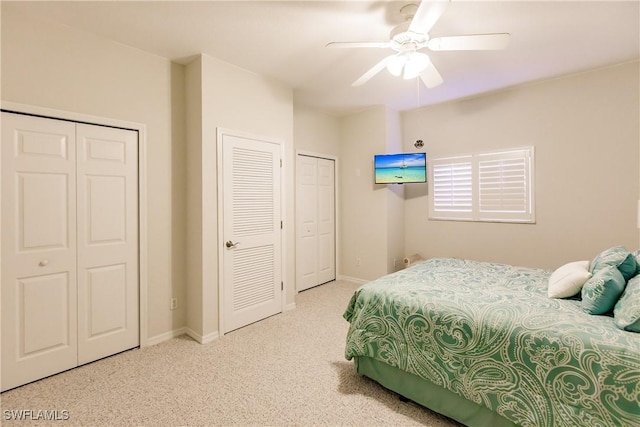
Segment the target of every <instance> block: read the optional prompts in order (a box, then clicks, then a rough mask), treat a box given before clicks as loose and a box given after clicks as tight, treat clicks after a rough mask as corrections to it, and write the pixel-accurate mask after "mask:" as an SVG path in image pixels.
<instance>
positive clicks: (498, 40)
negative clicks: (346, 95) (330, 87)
mask: <svg viewBox="0 0 640 427" xmlns="http://www.w3.org/2000/svg"><path fill="white" fill-rule="evenodd" d="M448 5H449V0H423V1H422V2H420V4H415V3H410V4H407V5H405V6H403V7H402V8H401V9H400V13H401V14H402V15H403V16H404V18H405V21H404V22H402V23H401V24H399V25H397V26H396V27H394V28H393V29H392V30H391V33H390V35H389V41H387V42H381V41H372V42H368V41H364V42H332V43H329V44H327V47H330V48H357V47H368V48H391V49H392V50H394V51H395V52H396V53H394V54H391V55H389V56H387V57H386V58H384V59H382V61H380V62H378V63H377V64H376V65H374V66H373V67H371V68H370V69H369V70H368V71H367V72H366V73H364V74H363V75H362V76H361V77H360V78H358V79H357V80H356V81H355V82H353V83H352V86H360V85H363V84H365V83H366V82H367V81H369V80H370V79H371V78H373V77H374V76H375V75H376V74H378V73H379V72H380V71H382V70H383V69H385V68H386V69H387V70H388V71H389V73H390V74H391V75H393V76H396V77H399V76H402V78H404V79H414V78H416V77H420V80H422V82H423V83H424V85H425V86H426V87H428V88H432V87H435V86H438V85H439V84H441V83H442V82H443V79H442V76H440V73H439V72H438V70H437V69H436V67H435V66H434V65H433V63H432V62H431V59H430V58H429V56H428V55H427V54H425V53H423V52H418V51H419V50H420V49H423V48H426V49H429V50H431V51H457V50H499V49H504V48H506V47H507V45H508V43H509V38H510V35H509V34H508V33H495V34H475V35H467V36H449V37H436V38H433V39H432V38H431V37H430V36H429V31H430V30H431V28H432V27H433V26H434V24H435V23H436V22H437V21H438V19H439V18H440V16H442V14H443V13H444V12H445V10H446V8H447V6H448Z"/></svg>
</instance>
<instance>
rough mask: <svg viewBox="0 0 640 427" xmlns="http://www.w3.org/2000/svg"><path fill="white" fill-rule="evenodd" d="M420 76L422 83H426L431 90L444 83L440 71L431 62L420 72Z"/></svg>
mask: <svg viewBox="0 0 640 427" xmlns="http://www.w3.org/2000/svg"><path fill="white" fill-rule="evenodd" d="M419 76H420V80H422V83H424V85H425V86H426V87H428V88H429V89H431V88H432V87H436V86H438V85H439V84H442V82H443V80H442V76H441V75H440V73H439V72H438V70H436V67H435V66H434V65H433V63H432V62H431V61H429V65H427V67H426V68H425V69H424V70H422V71H421V72H420V74H419Z"/></svg>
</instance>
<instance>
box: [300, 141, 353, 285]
mask: <svg viewBox="0 0 640 427" xmlns="http://www.w3.org/2000/svg"><path fill="white" fill-rule="evenodd" d="M298 156H308V157H318V158H321V159H327V160H333V161H334V169H333V197H334V198H335V201H334V205H333V209H334V221H335V227H336V229H335V233H336V235H335V242H334V244H335V257H336V259H335V263H336V280H338V279H339V278H340V276H341V275H340V271H341V268H340V245H339V244H338V242H340V215H338V212H340V180H339V178H340V164H339V160H338V157H336V156H333V155H330V154H323V153H318V152H314V151H307V150H296V159H295V162H294V164H295V165H296V166H295V167H296V168H297V165H298ZM297 173H298V171H297V170H295V171H294V176H297ZM296 187H297V186H296ZM294 191H296V190H295V189H294ZM295 204H296V205H295V207H294V212H297V211H298V205H297V204H298V199H297V197H296V199H295ZM297 223H298V218H297V217H296V218H294V226H295V225H296V224H297ZM294 241H295V242H297V241H298V234H297V229H296V235H295V237H294ZM296 264H297V261H296ZM295 289H296V295H297V294H299V293H300V291H298V283H297V282H296V288H295Z"/></svg>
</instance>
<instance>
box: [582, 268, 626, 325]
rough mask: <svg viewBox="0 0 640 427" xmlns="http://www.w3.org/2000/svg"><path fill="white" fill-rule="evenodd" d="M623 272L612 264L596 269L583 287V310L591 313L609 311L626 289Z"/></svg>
mask: <svg viewBox="0 0 640 427" xmlns="http://www.w3.org/2000/svg"><path fill="white" fill-rule="evenodd" d="M625 285H626V282H625V280H624V277H623V276H622V273H620V271H619V270H618V269H617V268H616V267H614V266H611V265H607V266H604V267H602V268H600V269H599V270H598V271H596V272H595V273H594V274H593V276H591V279H589V280H587V282H586V283H585V284H584V286H583V287H582V310H584V311H586V312H587V313H589V314H606V313H609V312H610V311H611V310H612V309H613V307H614V306H615V305H616V302H617V301H618V298H620V295H621V294H622V291H624V286H625Z"/></svg>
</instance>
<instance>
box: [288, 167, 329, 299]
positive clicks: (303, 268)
mask: <svg viewBox="0 0 640 427" xmlns="http://www.w3.org/2000/svg"><path fill="white" fill-rule="evenodd" d="M296 176H297V179H296V182H297V185H296V187H297V188H296V222H297V227H296V231H297V232H296V236H297V238H296V286H297V289H298V291H303V290H305V289H309V288H311V287H314V286H317V285H320V284H323V283H326V282H330V281H332V280H335V278H336V255H335V254H336V252H335V161H334V160H331V159H323V158H319V157H312V156H306V155H298V156H297V163H296Z"/></svg>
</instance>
